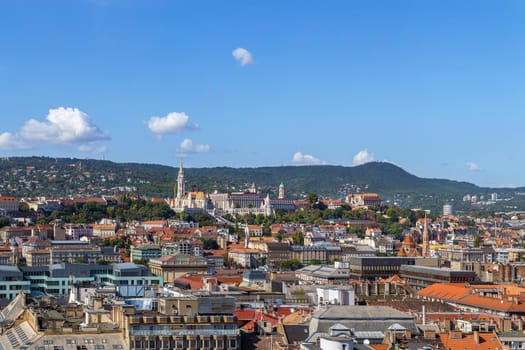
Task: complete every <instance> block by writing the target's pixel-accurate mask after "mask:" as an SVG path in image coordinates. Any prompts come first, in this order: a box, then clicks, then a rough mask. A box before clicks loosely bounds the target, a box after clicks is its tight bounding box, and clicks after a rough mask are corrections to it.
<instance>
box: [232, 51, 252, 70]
mask: <svg viewBox="0 0 525 350" xmlns="http://www.w3.org/2000/svg"><path fill="white" fill-rule="evenodd" d="M232 55H233V57H234V58H235V59H236V60H237V61H239V62H240V64H241V67H244V66H246V65H248V64H252V63H253V56H252V54H251V53H250V51H248V50H246V49H243V48H242V47H238V48H236V49H235V50H233V52H232Z"/></svg>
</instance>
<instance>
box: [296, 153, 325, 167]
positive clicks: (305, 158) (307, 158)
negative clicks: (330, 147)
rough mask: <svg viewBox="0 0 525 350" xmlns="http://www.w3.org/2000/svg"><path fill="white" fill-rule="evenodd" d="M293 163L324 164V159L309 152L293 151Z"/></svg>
mask: <svg viewBox="0 0 525 350" xmlns="http://www.w3.org/2000/svg"><path fill="white" fill-rule="evenodd" d="M292 164H293V165H323V164H326V162H325V161H324V160H320V159H319V158H316V157H314V156H312V155H310V154H303V153H302V152H295V153H294V155H293V156H292Z"/></svg>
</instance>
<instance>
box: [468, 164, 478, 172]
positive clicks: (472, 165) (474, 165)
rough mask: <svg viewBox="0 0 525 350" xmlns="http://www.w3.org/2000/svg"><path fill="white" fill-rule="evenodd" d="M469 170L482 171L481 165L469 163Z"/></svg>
mask: <svg viewBox="0 0 525 350" xmlns="http://www.w3.org/2000/svg"><path fill="white" fill-rule="evenodd" d="M467 168H468V170H470V171H480V170H481V169H480V167H479V165H478V164H476V163H474V162H467Z"/></svg>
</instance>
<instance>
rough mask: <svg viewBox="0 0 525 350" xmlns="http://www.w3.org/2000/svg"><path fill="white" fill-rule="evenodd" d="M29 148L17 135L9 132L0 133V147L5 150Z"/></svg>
mask: <svg viewBox="0 0 525 350" xmlns="http://www.w3.org/2000/svg"><path fill="white" fill-rule="evenodd" d="M28 148H31V147H30V146H29V145H28V144H27V143H25V142H24V141H23V140H22V139H21V138H20V137H19V136H18V135H13V134H11V133H9V132H4V133H1V134H0V149H1V150H6V151H12V150H20V149H28Z"/></svg>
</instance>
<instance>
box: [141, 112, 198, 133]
mask: <svg viewBox="0 0 525 350" xmlns="http://www.w3.org/2000/svg"><path fill="white" fill-rule="evenodd" d="M189 120H190V117H188V115H187V114H186V113H184V112H181V113H178V112H171V113H168V114H167V115H166V116H165V117H151V118H149V120H148V121H147V124H148V128H149V129H150V131H151V132H153V133H155V134H157V135H159V136H162V135H165V134H176V133H178V132H180V131H181V130H184V129H196V128H198V125H197V124H189Z"/></svg>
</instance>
